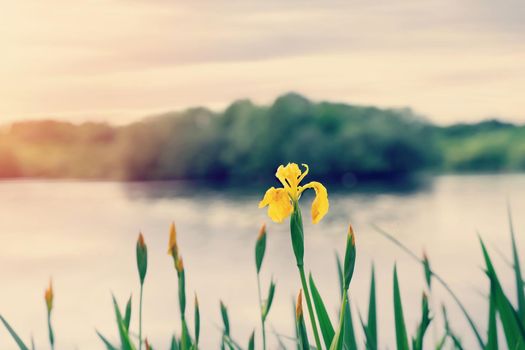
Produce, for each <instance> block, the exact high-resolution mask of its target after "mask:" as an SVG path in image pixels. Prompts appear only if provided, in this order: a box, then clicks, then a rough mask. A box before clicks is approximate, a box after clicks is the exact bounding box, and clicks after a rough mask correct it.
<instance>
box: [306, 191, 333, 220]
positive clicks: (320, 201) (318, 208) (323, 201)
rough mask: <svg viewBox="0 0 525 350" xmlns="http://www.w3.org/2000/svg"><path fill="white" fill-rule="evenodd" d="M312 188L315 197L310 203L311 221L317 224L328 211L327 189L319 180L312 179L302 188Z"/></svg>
mask: <svg viewBox="0 0 525 350" xmlns="http://www.w3.org/2000/svg"><path fill="white" fill-rule="evenodd" d="M307 188H313V189H314V190H315V199H314V201H313V203H312V221H313V223H314V224H317V223H318V222H319V221H321V219H322V218H323V217H324V216H325V215H326V213H328V208H329V206H330V205H329V203H328V191H326V187H324V186H323V185H322V184H321V183H320V182H316V181H312V182H310V183H308V184H306V185H305V186H304V187H303V188H302V189H303V190H305V189H307Z"/></svg>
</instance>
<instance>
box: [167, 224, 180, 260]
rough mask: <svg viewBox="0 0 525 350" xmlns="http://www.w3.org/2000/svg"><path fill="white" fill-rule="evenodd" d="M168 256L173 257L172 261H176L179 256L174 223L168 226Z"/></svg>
mask: <svg viewBox="0 0 525 350" xmlns="http://www.w3.org/2000/svg"><path fill="white" fill-rule="evenodd" d="M168 254H169V255H171V256H173V258H174V259H177V255H178V254H179V247H178V245H177V231H176V230H175V223H173V222H172V223H171V225H170V240H169V242H168Z"/></svg>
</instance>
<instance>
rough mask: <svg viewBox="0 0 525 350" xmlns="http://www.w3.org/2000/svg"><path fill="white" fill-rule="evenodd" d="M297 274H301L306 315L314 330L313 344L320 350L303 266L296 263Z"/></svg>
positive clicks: (319, 341)
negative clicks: (306, 308) (306, 309)
mask: <svg viewBox="0 0 525 350" xmlns="http://www.w3.org/2000/svg"><path fill="white" fill-rule="evenodd" d="M297 268H298V269H299V275H300V276H301V284H302V285H303V290H304V297H305V299H306V305H307V306H308V316H309V317H310V323H311V324H312V329H313V332H314V338H315V346H316V347H317V349H318V350H321V349H322V347H321V340H320V338H319V332H318V331H317V322H316V321H315V315H314V310H313V307H312V300H311V299H310V292H309V290H308V283H306V276H305V274H304V267H303V266H302V265H298V266H297Z"/></svg>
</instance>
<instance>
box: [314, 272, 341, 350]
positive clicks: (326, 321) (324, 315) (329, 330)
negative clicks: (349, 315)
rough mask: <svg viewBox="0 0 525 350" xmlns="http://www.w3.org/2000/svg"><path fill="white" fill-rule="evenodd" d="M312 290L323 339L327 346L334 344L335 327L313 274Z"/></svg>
mask: <svg viewBox="0 0 525 350" xmlns="http://www.w3.org/2000/svg"><path fill="white" fill-rule="evenodd" d="M309 282H310V290H311V292H312V299H313V301H314V306H315V311H316V313H317V320H318V321H319V327H320V328H321V334H322V335H323V340H324V343H325V345H326V348H329V347H330V344H332V339H333V338H334V334H335V331H334V327H333V326H332V322H331V321H330V317H329V316H328V312H326V307H325V305H324V302H323V299H322V298H321V295H320V294H319V291H318V290H317V287H316V285H315V282H314V279H313V277H312V274H310V276H309Z"/></svg>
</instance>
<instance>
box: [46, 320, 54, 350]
mask: <svg viewBox="0 0 525 350" xmlns="http://www.w3.org/2000/svg"><path fill="white" fill-rule="evenodd" d="M47 328H48V330H49V344H50V345H51V350H55V334H54V332H53V327H52V326H51V312H48V313H47Z"/></svg>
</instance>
